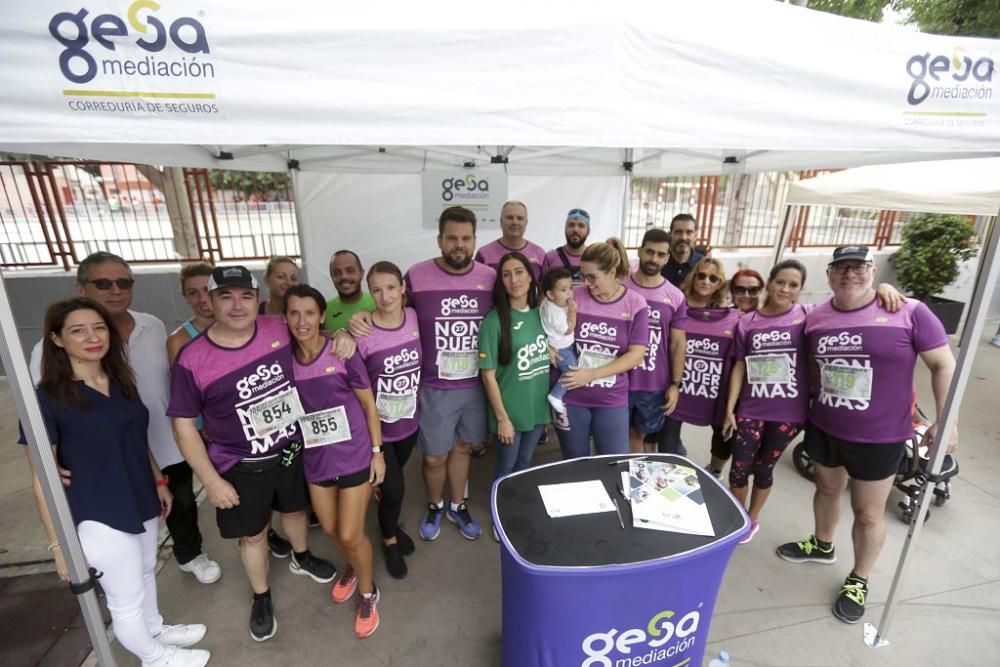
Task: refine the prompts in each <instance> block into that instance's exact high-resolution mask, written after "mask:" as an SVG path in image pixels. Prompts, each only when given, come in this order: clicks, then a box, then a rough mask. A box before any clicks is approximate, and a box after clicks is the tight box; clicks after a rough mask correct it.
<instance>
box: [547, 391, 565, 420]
mask: <svg viewBox="0 0 1000 667" xmlns="http://www.w3.org/2000/svg"><path fill="white" fill-rule="evenodd" d="M546 398H547V399H549V405H551V406H552V409H553V410H555V411H556V412H558V413H559V414H561V415H565V414H566V404H565V403H563V402H562V399H561V398H556V397H555V396H553V395H552V394H549V395H548V396H546Z"/></svg>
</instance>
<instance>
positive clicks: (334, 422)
mask: <svg viewBox="0 0 1000 667" xmlns="http://www.w3.org/2000/svg"><path fill="white" fill-rule="evenodd" d="M299 428H300V429H302V438H303V442H304V444H305V446H306V448H307V449H308V448H309V447H323V446H325V445H334V444H337V443H338V442H344V441H345V440H350V439H351V425H350V424H349V423H347V411H346V410H345V409H344V406H343V405H338V406H337V407H335V408H330V409H329V410H320V411H319V412H311V413H309V414H308V415H306V416H304V417H303V418H302V419H300V420H299Z"/></svg>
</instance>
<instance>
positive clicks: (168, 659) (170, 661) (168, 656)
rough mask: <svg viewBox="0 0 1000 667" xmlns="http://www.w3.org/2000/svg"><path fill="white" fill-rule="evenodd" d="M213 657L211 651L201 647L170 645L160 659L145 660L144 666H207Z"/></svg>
mask: <svg viewBox="0 0 1000 667" xmlns="http://www.w3.org/2000/svg"><path fill="white" fill-rule="evenodd" d="M211 658H212V654H211V653H209V652H208V651H203V650H202V649H200V648H177V647H176V646H168V647H167V652H166V653H164V654H163V656H162V657H160V659H159V660H154V661H153V662H144V663H142V667H205V665H207V664H208V661H209V660H210V659H211Z"/></svg>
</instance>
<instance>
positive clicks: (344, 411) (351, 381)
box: [285, 285, 385, 638]
mask: <svg viewBox="0 0 1000 667" xmlns="http://www.w3.org/2000/svg"><path fill="white" fill-rule="evenodd" d="M325 315H326V299H325V298H323V295H322V294H320V292H319V291H318V290H316V289H315V288H313V287H310V286H308V285H296V286H294V287H290V288H289V289H288V291H287V292H286V293H285V322H286V323H287V324H288V329H289V331H290V332H291V334H292V337H293V338H294V339H295V359H294V360H293V363H292V372H293V375H294V377H295V386H296V388H297V389H298V394H299V400H300V401H301V403H302V411H303V413H304V414H303V415H302V417H300V418H299V422H298V423H299V428H300V430H301V432H302V438H303V441H304V442H303V444H304V445H305V453H304V457H305V458H304V461H305V477H306V482H308V483H309V497H310V499H311V500H312V506H313V510H314V511H315V512H316V516H317V517H319V522H320V525H321V526H322V527H323V532H324V533H326V535H327V537H328V538H329V539H330V543H331V544H333V547H334V548H335V549H336V550H337V551H338V552H340V553H341V554H342V555H343V556H344V557H345V558H346V559H347V561H348V566H347V567H346V568H345V570H344V572H343V573H342V574H341V575H340V577H338V578H337V580H336V581H335V582H334V584H333V589H332V590H331V591H330V596H331V597H332V598H333V601H334V602H337V603H340V602H347V601H348V600H350V599H351V598H352V597H353V596H354V592H355V591H356V590H357V591H359V592H360V593H361V599H360V600H359V601H358V606H357V614H356V616H355V620H354V634H355V635H356V636H357V637H358V638H364V637H368V636H370V635H371V634H372V633H373V632H375V630H376V629H377V628H378V625H379V614H378V609H377V604H378V599H379V591H378V589H377V588H376V587H375V582H374V581H372V545H371V542H370V541H369V540H368V536H367V535H366V534H365V513H366V512H367V509H368V501H369V498H370V497H371V488H372V486H377V485H378V484H381V483H382V479H383V477H384V476H385V460H384V459H383V457H382V431H381V427H380V423H379V416H378V412H377V410H376V408H375V397H374V396H373V395H372V390H371V384H370V382H369V380H368V374H367V372H366V371H365V367H364V362H362V361H361V357H360V356H358V355H356V354H355V355H353V356H351V358H350V359H348V360H347V361H346V362H345V361H341V360H340V359H339V358H337V357H334V356H333V352H332V347H331V346H332V343H333V342H332V341H331V340H330V339H329V338H326V337H324V336H323V335H322V333H321V329H322V326H323V318H324V316H325Z"/></svg>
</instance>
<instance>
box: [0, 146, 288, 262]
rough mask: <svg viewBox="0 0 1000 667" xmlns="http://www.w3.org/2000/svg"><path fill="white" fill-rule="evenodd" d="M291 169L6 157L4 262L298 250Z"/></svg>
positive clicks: (2, 168) (1, 165) (242, 255)
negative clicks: (99, 254)
mask: <svg viewBox="0 0 1000 667" xmlns="http://www.w3.org/2000/svg"><path fill="white" fill-rule="evenodd" d="M290 187H291V185H290V182H289V179H288V178H287V175H286V174H283V173H278V174H267V173H253V172H236V171H223V170H211V171H210V170H207V169H175V168H166V169H164V168H157V167H152V166H148V165H134V164H124V163H108V162H75V161H74V162H66V161H44V162H42V161H32V162H23V161H20V162H13V161H7V162H0V265H2V266H4V267H31V266H60V265H61V266H62V267H63V268H66V269H69V268H70V267H71V266H73V265H75V264H76V263H77V262H78V261H79V260H80V259H82V258H83V257H86V256H87V255H88V254H90V253H91V252H94V251H95V250H108V251H111V252H114V253H116V254H119V255H121V256H122V257H124V258H125V259H126V260H128V261H130V262H176V261H186V260H195V259H206V260H210V261H219V260H246V259H263V258H266V257H269V256H271V255H290V256H298V255H299V254H300V252H299V243H298V230H297V226H296V221H295V209H294V204H293V198H292V195H291V191H290Z"/></svg>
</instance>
